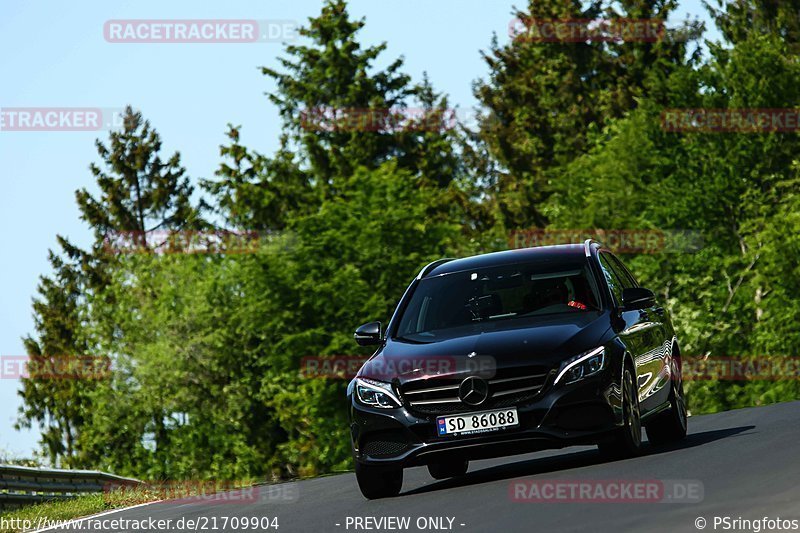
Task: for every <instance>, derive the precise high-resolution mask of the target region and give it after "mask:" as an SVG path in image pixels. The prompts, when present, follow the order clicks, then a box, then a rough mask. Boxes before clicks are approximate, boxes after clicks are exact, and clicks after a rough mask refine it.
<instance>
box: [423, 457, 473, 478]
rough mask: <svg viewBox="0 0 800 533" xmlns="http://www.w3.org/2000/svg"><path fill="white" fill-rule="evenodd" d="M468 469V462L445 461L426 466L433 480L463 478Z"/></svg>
mask: <svg viewBox="0 0 800 533" xmlns="http://www.w3.org/2000/svg"><path fill="white" fill-rule="evenodd" d="M468 468H469V461H447V462H443V463H434V464H430V465H428V472H429V473H430V475H431V477H432V478H433V479H447V478H451V477H458V476H463V475H464V474H466V473H467V469H468Z"/></svg>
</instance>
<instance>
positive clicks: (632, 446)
mask: <svg viewBox="0 0 800 533" xmlns="http://www.w3.org/2000/svg"><path fill="white" fill-rule="evenodd" d="M622 422H623V424H622V427H621V428H619V429H617V430H616V431H615V432H614V434H613V436H612V438H611V440H610V441H608V442H602V443H600V444H598V445H597V447H598V448H599V449H600V453H601V454H603V455H604V456H606V457H609V458H614V459H622V458H626V457H634V456H636V455H639V454H640V453H641V451H642V421H641V418H640V416H639V394H638V391H637V389H636V385H635V384H634V380H633V372H632V371H631V370H630V368H629V367H627V366H626V367H625V371H624V372H623V374H622Z"/></svg>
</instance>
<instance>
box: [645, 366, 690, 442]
mask: <svg viewBox="0 0 800 533" xmlns="http://www.w3.org/2000/svg"><path fill="white" fill-rule="evenodd" d="M672 375H673V379H672V390H671V391H670V398H669V402H670V408H669V409H668V410H667V411H666V412H665V413H662V414H659V415H658V416H656V417H655V418H654V419H653V421H652V422H648V423H647V425H646V426H645V429H647V440H649V441H650V444H652V445H653V446H660V445H662V444H668V443H670V442H676V441H679V440H682V439H684V438H685V437H686V432H687V428H688V418H687V414H686V397H685V396H684V394H683V379H675V376H678V377H679V378H680V373H675V371H674V370H673V374H672Z"/></svg>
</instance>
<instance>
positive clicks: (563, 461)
mask: <svg viewBox="0 0 800 533" xmlns="http://www.w3.org/2000/svg"><path fill="white" fill-rule="evenodd" d="M689 432H690V434H689V436H688V437H687V439H686V440H685V441H683V442H682V443H681V444H680V445H677V446H673V447H670V448H659V449H656V448H650V447H649V446H648V447H647V448H646V452H645V454H644V455H643V456H641V457H637V458H634V459H627V460H619V461H610V462H604V461H603V459H602V458H601V457H600V455H599V454H598V453H597V451H596V450H595V449H594V448H588V447H576V448H567V449H564V450H558V451H552V452H539V453H533V454H527V455H518V456H512V457H506V458H502V459H493V460H485V461H476V462H474V463H472V464H470V469H469V472H468V473H467V475H466V476H464V477H462V478H459V479H457V480H446V481H435V480H433V479H432V478H431V477H430V476H429V475H428V472H427V469H425V468H424V467H423V468H413V469H408V470H406V471H405V481H404V484H403V492H402V493H401V495H400V496H398V497H396V498H392V499H386V500H376V501H367V500H365V499H364V498H363V497H362V496H361V494H360V492H359V490H358V487H357V486H356V480H355V476H354V475H353V474H342V475H336V476H329V477H323V478H318V479H311V480H306V481H300V482H298V483H294V484H289V485H285V486H283V487H281V486H278V487H271V488H270V489H269V492H267V489H266V488H262V489H261V492H260V494H259V495H258V496H257V497H255V498H252V499H251V498H249V497H245V498H243V500H244V501H234V500H231V501H229V502H217V503H214V504H208V503H196V502H189V503H186V502H161V503H156V504H151V505H146V506H142V507H138V508H135V509H128V510H123V511H117V512H112V513H109V514H106V515H105V516H102V517H101V519H106V520H108V519H136V520H142V519H144V520H147V519H153V520H154V521H157V520H167V519H171V520H172V521H173V523H172V529H175V526H176V525H177V521H178V520H180V519H181V518H182V519H183V520H184V522H183V524H182V525H183V526H184V529H192V530H194V529H198V530H201V531H202V530H203V526H204V525H205V527H206V528H207V530H208V531H213V529H212V527H214V525H215V523H214V517H216V527H217V528H218V529H217V530H222V528H223V526H224V525H227V527H226V528H225V529H226V530H229V531H232V530H239V531H241V530H242V529H243V528H242V523H241V522H239V523H237V522H236V521H235V520H234V519H233V518H231V517H237V518H240V517H255V518H257V519H259V522H262V521H261V520H260V519H261V518H263V517H267V518H268V519H269V518H272V517H277V524H278V526H279V527H278V529H277V531H278V532H280V533H292V532H295V531H303V532H305V531H420V530H423V531H443V530H444V531H450V530H452V531H464V532H473V531H481V532H483V531H487V532H493V531H554V530H555V531H562V530H563V531H593V532H595V531H698V530H699V528H698V527H697V525H696V521H697V520H698V518H700V517H702V518H703V519H705V520H706V522H705V524H706V525H705V530H706V531H723V530H726V529H725V528H724V525H725V523H718V524H717V526H716V528H715V526H714V517H715V516H716V517H719V518H722V517H729V518H730V520H731V522H729V524H730V526H732V527H730V528H728V529H727V530H728V531H733V530H739V531H742V530H744V531H758V530H761V531H765V530H767V529H768V528H767V527H765V525H766V526H768V525H769V524H764V523H763V522H761V523H759V524H751V527H750V528H743V527H739V528H738V529H735V528H734V526H735V525H736V524H735V523H734V522H732V520H734V519H737V518H742V519H748V520H762V519H763V518H764V517H768V518H770V519H777V518H780V519H781V520H792V519H794V520H800V457H798V452H799V451H800V402H793V403H784V404H778V405H772V406H768V407H760V408H753V409H742V410H737V411H729V412H725V413H719V414H714V415H706V416H696V417H691V418H690V419H689ZM610 481H613V482H614V483H610ZM529 482H535V483H536V485H534V486H531V485H530V483H529ZM551 482H559V483H561V487H570V486H572V487H574V486H576V485H575V484H574V483H572V482H580V483H581V484H582V486H590V487H592V490H593V491H597V490H600V489H602V491H603V492H592V493H591V494H592V495H593V496H590V497H596V496H598V495H599V496H603V495H605V497H606V499H607V500H612V501H605V502H597V501H596V500H595V501H592V502H591V503H586V502H575V501H563V497H564V496H565V495H566V499H569V492H562V493H561V494H560V495H559V494H558V493H557V492H554V489H553V487H555V486H556V485H555V484H553V483H551ZM562 482H570V483H571V484H570V483H562ZM519 483H522V486H523V487H525V488H526V490H525V491H524V492H516V493H515V490H519V489H515V487H516V486H517V484H519ZM625 483H627V484H628V485H627V486H628V487H629V489H628V490H629V492H628V493H624V490H625V489H624V488H621V487H623V485H624V484H625ZM653 483H655V485H653ZM614 486H616V487H617V488H621V489H620V490H622V491H623V493H624V494H625V497H626V498H627V501H626V502H620V501H619V498H618V497H617V496H616V494H617V493H616V492H615V491H614V490H615V489H614ZM642 486H646V487H653V486H655V487H656V488H657V490H656V489H653V492H649V490H650V489H642V488H641V487H642ZM547 487H550V488H549V489H548V488H547ZM597 487H600V489H598V488H597ZM633 487H639V488H638V489H635V488H633ZM534 488H538V492H534ZM563 490H566V491H569V490H575V489H563ZM581 490H583V489H581ZM634 490H639V491H640V493H639V494H638V495H637V494H634V492H633V491H634ZM641 490H645V493H644V494H645V496H646V497H645V498H641V495H642V493H641ZM515 494H517V495H520V496H525V497H528V498H535V497H536V496H537V495H538V497H539V498H540V500H539V501H514V500H513V498H512V496H514V495H515ZM573 494H575V493H573ZM577 494H579V495H580V494H581V493H577ZM583 494H584V495H585V494H587V493H583ZM553 498H562V499H561V500H559V501H558V502H554V501H553ZM542 499H546V500H548V501H542ZM654 499H659V500H661V501H659V502H654V501H653V500H654ZM252 500H258V501H252ZM225 517H229V518H227V524H225V523H224V521H225ZM390 517H398V518H399V519H406V518H408V519H409V521H408V525H407V526H406V524H405V523H404V522H394V521H387V520H389V519H390ZM428 518H432V519H433V520H431V521H428V522H425V523H423V522H422V520H427V519H428ZM381 519H383V520H384V522H382V523H380V522H376V521H378V520H381ZM437 519H438V520H439V522H437ZM451 519H452V522H450V520H451ZM187 520H196V521H197V522H196V523H194V524H189V525H192V526H194V527H191V528H190V527H187V524H186V521H187ZM357 520H358V521H357ZM392 520H393V519H392ZM262 523H264V524H266V522H262ZM700 524H701V525H702V522H700ZM105 525H106V528H105V530H108V528H109V526H112V525H115V524H111V523H106V524H105ZM140 525H141V524H140ZM742 525H745V524H743V523H740V524H739V526H742ZM124 526H127V527H124ZM381 526H384V527H381ZM387 526H388V527H387ZM420 526H422V527H420ZM783 526H784V528H785V527H787V526H788V527H792V526H791V523H784V524H783ZM117 527H118V529H116V530H118V531H125V530H134V529H133V528H132V527H131V524H130V523H127V524H124V523H120V524H117ZM82 529H83V530H84V531H85V530H86V529H88V527H87V526H86V524H84V525H83V527H82ZM74 530H76V531H77V530H78V529H77V528H76V529H74ZM250 530H252V528H251V529H250Z"/></svg>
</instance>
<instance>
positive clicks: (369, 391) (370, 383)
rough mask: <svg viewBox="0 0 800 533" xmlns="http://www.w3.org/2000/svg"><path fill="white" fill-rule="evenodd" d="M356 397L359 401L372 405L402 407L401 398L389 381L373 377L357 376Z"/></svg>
mask: <svg viewBox="0 0 800 533" xmlns="http://www.w3.org/2000/svg"><path fill="white" fill-rule="evenodd" d="M355 389H356V398H357V399H358V401H359V402H361V403H362V404H364V405H369V406H370V407H379V408H381V409H392V408H395V407H400V400H399V399H398V398H397V396H395V394H394V391H393V390H392V386H391V384H389V383H384V382H382V381H375V380H372V379H365V378H356V380H355Z"/></svg>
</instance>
